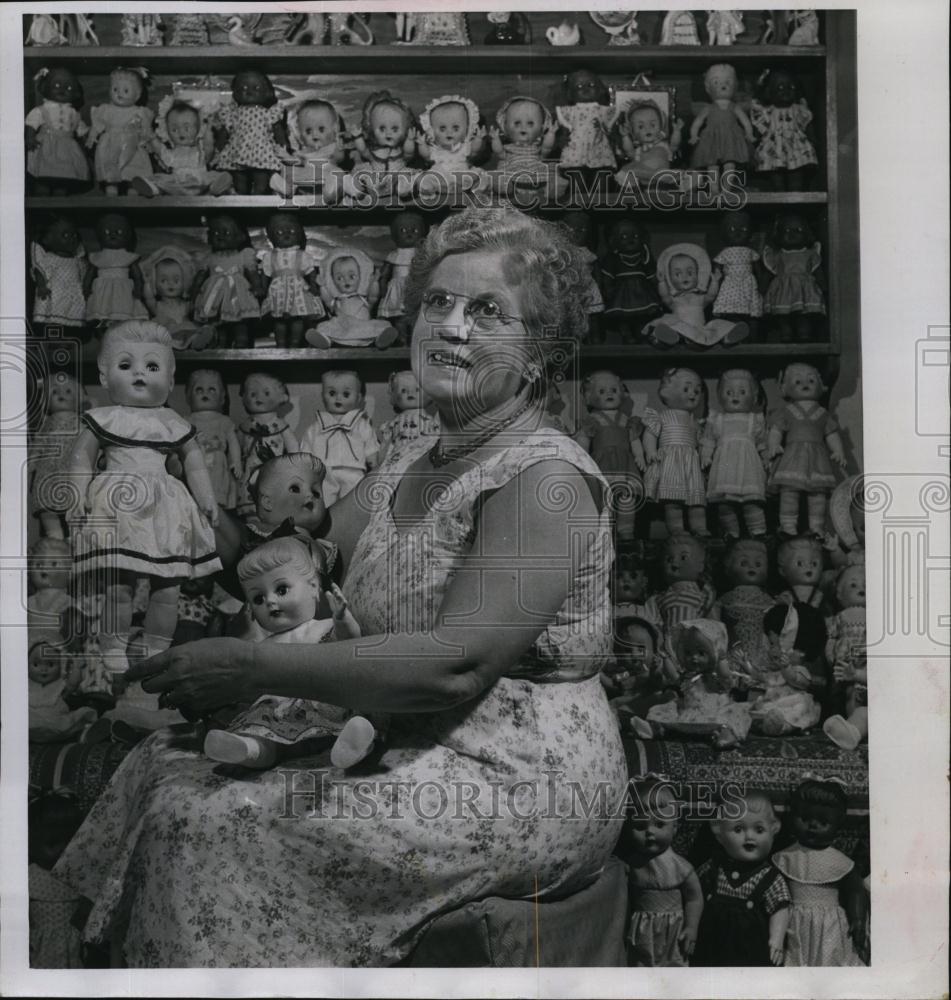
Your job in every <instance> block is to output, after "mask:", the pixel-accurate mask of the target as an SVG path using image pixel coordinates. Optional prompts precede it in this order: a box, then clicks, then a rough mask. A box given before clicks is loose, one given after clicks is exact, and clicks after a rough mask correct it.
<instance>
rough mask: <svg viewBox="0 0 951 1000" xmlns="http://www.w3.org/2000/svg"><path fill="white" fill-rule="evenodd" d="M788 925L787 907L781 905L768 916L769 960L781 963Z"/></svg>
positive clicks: (775, 963) (774, 963)
mask: <svg viewBox="0 0 951 1000" xmlns="http://www.w3.org/2000/svg"><path fill="white" fill-rule="evenodd" d="M788 927H789V907H788V906H783V907H781V908H780V909H778V910H777V911H776V912H775V913H774V914H773V915H772V916H771V917H770V918H769V960H770V961H771V962H772V963H773V965H782V964H783V959H784V957H785V954H786V929H787V928H788Z"/></svg>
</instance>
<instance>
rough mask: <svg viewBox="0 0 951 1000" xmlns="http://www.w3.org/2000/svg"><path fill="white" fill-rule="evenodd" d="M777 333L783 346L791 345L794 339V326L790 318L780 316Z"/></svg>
mask: <svg viewBox="0 0 951 1000" xmlns="http://www.w3.org/2000/svg"><path fill="white" fill-rule="evenodd" d="M776 332H777V335H778V337H779V342H780V343H781V344H790V343H792V339H793V324H792V320H791V319H790V318H789V317H788V316H780V317H779V320H778V321H777V324H776Z"/></svg>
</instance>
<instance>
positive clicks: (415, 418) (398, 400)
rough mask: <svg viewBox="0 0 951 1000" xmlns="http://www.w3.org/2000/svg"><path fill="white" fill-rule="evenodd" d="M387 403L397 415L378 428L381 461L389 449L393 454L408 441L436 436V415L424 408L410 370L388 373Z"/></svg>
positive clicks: (420, 392) (437, 423) (416, 382)
mask: <svg viewBox="0 0 951 1000" xmlns="http://www.w3.org/2000/svg"><path fill="white" fill-rule="evenodd" d="M390 405H391V406H392V407H393V409H394V410H395V411H396V416H395V417H394V418H393V419H392V420H387V421H386V423H384V424H383V425H382V426H381V427H380V442H381V447H380V455H379V463H380V464H382V463H383V461H384V459H385V458H386V457H387V456H388V455H389V454H390V453H391V452H392V453H393V454H396V453H397V452H398V451H399V450H400V449H401V448H402V447H403V445H404V443H405V442H407V441H417V440H418V439H419V438H421V437H431V438H433V439H435V438H437V437H439V414H438V413H434V414H430V413H427V412H426V410H425V409H424V405H425V397H424V395H423V391H422V389H420V387H419V382H418V381H417V379H416V376H415V374H413V372H411V371H402V372H391V373H390Z"/></svg>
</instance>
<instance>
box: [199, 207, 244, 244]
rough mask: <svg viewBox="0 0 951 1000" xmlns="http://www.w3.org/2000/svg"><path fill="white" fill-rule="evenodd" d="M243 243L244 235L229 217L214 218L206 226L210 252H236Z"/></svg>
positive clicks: (235, 222)
mask: <svg viewBox="0 0 951 1000" xmlns="http://www.w3.org/2000/svg"><path fill="white" fill-rule="evenodd" d="M243 242H244V233H243V232H242V231H241V227H240V226H239V225H238V223H237V221H236V220H235V219H233V218H231V216H230V215H219V216H215V218H214V219H212V220H211V222H210V223H209V225H208V245H209V246H210V247H211V249H212V250H237V249H238V247H240V246H241V244H242V243H243Z"/></svg>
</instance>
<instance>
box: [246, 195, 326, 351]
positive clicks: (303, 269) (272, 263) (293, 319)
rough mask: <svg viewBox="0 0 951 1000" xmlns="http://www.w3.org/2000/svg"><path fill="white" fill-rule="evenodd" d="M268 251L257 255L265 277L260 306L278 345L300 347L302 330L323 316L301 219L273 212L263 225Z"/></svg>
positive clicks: (314, 269)
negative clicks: (264, 287)
mask: <svg viewBox="0 0 951 1000" xmlns="http://www.w3.org/2000/svg"><path fill="white" fill-rule="evenodd" d="M265 231H266V232H267V238H268V239H269V240H270V241H271V248H270V249H269V250H262V251H260V252H259V254H258V257H259V259H260V262H261V272H262V273H263V275H264V277H265V278H266V279H267V296H266V298H265V299H264V302H263V304H262V306H261V311H262V313H264V314H267V315H270V316H271V319H272V320H273V321H274V342H275V343H276V344H277V346H278V347H303V346H304V330H305V329H307V327H308V326H310V325H311V324H312V323H314V322H315V321H316V320H318V319H321V318H323V317H324V316H325V315H326V312H325V311H324V307H323V305H322V304H321V301H320V289H319V286H318V283H317V261H316V260H315V258H314V256H313V255H312V254H311V253H310V252H309V251H308V250H307V236H306V234H305V233H304V227H303V225H302V224H301V221H300V218H299V217H298V216H297V215H295V214H293V213H291V212H275V213H274V214H273V215H270V216H268V220H267V224H266V226H265Z"/></svg>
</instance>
